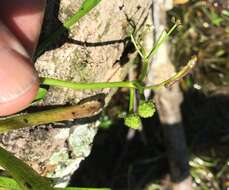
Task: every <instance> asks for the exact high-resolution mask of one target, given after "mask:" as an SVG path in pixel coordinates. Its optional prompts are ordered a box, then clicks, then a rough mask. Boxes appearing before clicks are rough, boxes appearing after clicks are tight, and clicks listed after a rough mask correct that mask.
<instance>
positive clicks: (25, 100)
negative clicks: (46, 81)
mask: <svg viewBox="0 0 229 190" xmlns="http://www.w3.org/2000/svg"><path fill="white" fill-rule="evenodd" d="M30 62H31V61H30V60H29V58H26V57H24V56H22V55H21V54H19V53H18V52H16V51H15V50H12V49H8V48H0V116H5V115H10V114H13V113H16V112H18V111H20V110H22V109H23V108H25V107H26V106H27V105H28V104H29V103H30V102H31V101H32V100H33V99H34V97H35V96H36V93H37V90H38V86H39V83H38V79H37V75H36V73H35V71H34V69H33V67H32V65H31V64H29V63H30Z"/></svg>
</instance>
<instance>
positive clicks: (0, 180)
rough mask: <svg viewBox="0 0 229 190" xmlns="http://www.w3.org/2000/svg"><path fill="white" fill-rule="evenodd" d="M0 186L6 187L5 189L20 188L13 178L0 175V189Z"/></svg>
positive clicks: (14, 189)
mask: <svg viewBox="0 0 229 190" xmlns="http://www.w3.org/2000/svg"><path fill="white" fill-rule="evenodd" d="M1 187H3V188H6V189H7V190H21V188H20V187H19V185H18V184H17V182H16V181H15V180H14V179H11V178H8V177H2V176H0V189H1Z"/></svg>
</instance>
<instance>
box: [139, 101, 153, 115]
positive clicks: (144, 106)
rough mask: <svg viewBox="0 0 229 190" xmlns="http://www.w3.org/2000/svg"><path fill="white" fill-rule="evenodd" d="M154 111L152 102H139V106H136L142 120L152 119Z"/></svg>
mask: <svg viewBox="0 0 229 190" xmlns="http://www.w3.org/2000/svg"><path fill="white" fill-rule="evenodd" d="M155 111H156V109H155V106H154V104H153V102H150V101H148V102H146V101H141V102H140V104H139V106H138V114H139V116H140V117H142V118H148V117H152V116H153V115H154V113H155Z"/></svg>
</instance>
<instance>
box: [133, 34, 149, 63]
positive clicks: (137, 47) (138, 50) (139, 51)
mask: <svg viewBox="0 0 229 190" xmlns="http://www.w3.org/2000/svg"><path fill="white" fill-rule="evenodd" d="M130 38H131V41H132V43H133V44H134V47H135V49H136V50H137V52H138V54H139V55H140V56H141V58H142V59H144V58H145V55H144V53H143V52H142V51H141V49H140V48H139V44H137V42H136V41H135V39H134V36H133V35H132V34H131V35H130Z"/></svg>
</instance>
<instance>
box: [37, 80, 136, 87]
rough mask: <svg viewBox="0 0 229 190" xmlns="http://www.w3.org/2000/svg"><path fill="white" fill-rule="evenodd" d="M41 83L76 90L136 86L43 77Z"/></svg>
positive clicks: (125, 83)
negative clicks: (77, 81)
mask: <svg viewBox="0 0 229 190" xmlns="http://www.w3.org/2000/svg"><path fill="white" fill-rule="evenodd" d="M41 83H42V84H43V85H51V86H59V87H66V88H72V89H75V90H86V89H91V90H93V89H103V88H120V87H123V88H136V86H135V85H134V83H133V82H129V81H124V82H94V83H76V82H71V81H63V80H58V79H50V78H42V79H41Z"/></svg>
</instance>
